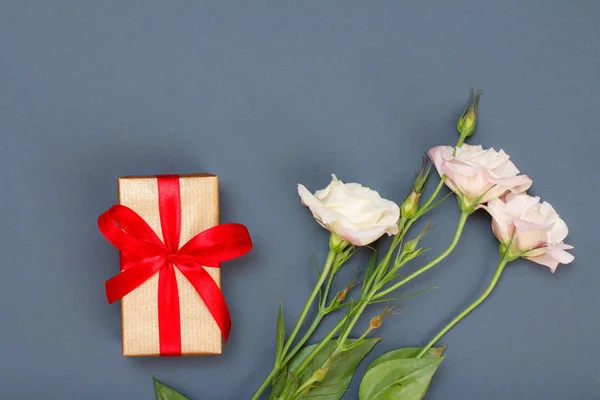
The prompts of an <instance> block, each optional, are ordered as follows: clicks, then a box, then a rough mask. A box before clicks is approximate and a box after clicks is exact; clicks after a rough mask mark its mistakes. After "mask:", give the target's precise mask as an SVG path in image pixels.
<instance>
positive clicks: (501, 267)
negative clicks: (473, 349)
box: [416, 257, 509, 358]
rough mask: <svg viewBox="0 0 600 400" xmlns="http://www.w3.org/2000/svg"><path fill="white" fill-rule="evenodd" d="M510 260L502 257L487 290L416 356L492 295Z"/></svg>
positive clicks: (427, 349)
mask: <svg viewBox="0 0 600 400" xmlns="http://www.w3.org/2000/svg"><path fill="white" fill-rule="evenodd" d="M508 261H509V260H508V259H507V257H502V259H501V260H500V262H499V263H498V266H497V267H496V272H495V273H494V276H493V277H492V280H491V281H490V283H489V285H488V286H487V288H486V289H485V291H484V292H483V293H482V294H481V296H479V298H478V299H477V300H475V301H474V302H473V303H472V304H471V305H470V306H468V307H467V308H465V309H464V310H463V312H461V313H460V314H458V315H457V316H456V317H455V318H454V319H453V320H452V321H450V323H449V324H448V325H446V326H445V327H444V328H443V329H442V330H441V331H440V332H439V333H438V334H437V335H435V337H434V338H433V339H431V341H430V342H429V343H428V344H427V346H425V347H423V350H421V352H420V353H419V355H417V357H416V358H421V357H423V356H424V355H425V354H426V353H427V351H429V349H431V348H432V347H433V346H434V345H435V344H436V343H437V342H438V341H439V340H440V339H441V338H442V336H444V335H445V334H446V333H448V331H449V330H450V329H452V328H453V327H454V325H456V324H458V323H459V322H460V320H462V319H463V318H464V317H466V316H467V314H469V313H470V312H471V311H473V310H474V309H475V308H477V306H479V305H480V304H481V303H483V301H484V300H485V299H486V298H487V297H488V296H489V295H490V293H492V290H493V289H494V287H495V286H496V284H497V283H498V279H500V275H502V271H504V267H505V266H506V264H508Z"/></svg>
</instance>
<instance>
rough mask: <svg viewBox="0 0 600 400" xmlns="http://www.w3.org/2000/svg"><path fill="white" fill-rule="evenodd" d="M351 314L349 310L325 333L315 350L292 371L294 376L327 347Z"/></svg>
mask: <svg viewBox="0 0 600 400" xmlns="http://www.w3.org/2000/svg"><path fill="white" fill-rule="evenodd" d="M351 312H352V310H349V311H348V312H347V313H346V315H345V316H344V317H342V318H341V319H340V320H339V321H338V323H337V324H336V325H335V326H334V327H333V328H331V330H330V331H329V332H328V333H327V335H325V337H324V338H323V339H321V341H320V342H319V343H318V344H317V345H316V346H315V348H314V349H313V350H312V351H311V352H310V354H309V355H308V356H307V357H306V358H305V359H304V360H303V361H302V362H301V363H300V365H298V367H296V368H295V369H294V370H293V371H292V372H293V373H295V374H296V376H299V375H300V373H301V372H302V371H304V370H305V369H306V367H308V366H309V365H310V363H311V362H312V360H313V359H314V358H315V357H316V355H317V354H318V353H319V352H320V351H321V350H323V348H324V347H325V346H326V345H327V343H329V341H330V340H331V339H333V337H334V336H335V334H336V333H338V331H339V330H340V329H342V328H343V327H344V325H345V324H346V319H347V318H348V316H349V315H350V313H351Z"/></svg>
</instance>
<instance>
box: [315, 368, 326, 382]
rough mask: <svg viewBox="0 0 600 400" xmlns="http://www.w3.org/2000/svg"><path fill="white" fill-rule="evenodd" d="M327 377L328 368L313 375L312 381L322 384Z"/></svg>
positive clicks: (320, 369)
mask: <svg viewBox="0 0 600 400" xmlns="http://www.w3.org/2000/svg"><path fill="white" fill-rule="evenodd" d="M325 375H327V368H319V369H318V370H316V371H315V372H314V373H313V375H312V381H314V382H321V381H322V380H323V379H325Z"/></svg>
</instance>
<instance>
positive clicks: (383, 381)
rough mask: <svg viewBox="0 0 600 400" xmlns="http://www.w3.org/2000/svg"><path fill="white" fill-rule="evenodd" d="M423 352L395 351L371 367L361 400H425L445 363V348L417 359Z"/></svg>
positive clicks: (382, 357)
mask: <svg viewBox="0 0 600 400" xmlns="http://www.w3.org/2000/svg"><path fill="white" fill-rule="evenodd" d="M421 350H422V348H418V347H417V348H406V349H398V350H393V351H390V352H388V353H385V354H383V355H382V356H380V357H378V358H377V359H376V360H375V361H373V362H372V363H371V365H369V367H368V368H367V372H366V373H365V376H364V377H363V380H362V382H361V383H360V389H359V394H358V398H359V400H394V399H402V400H421V399H422V398H423V397H424V396H425V394H426V393H427V389H428V388H429V383H430V382H431V378H432V377H433V375H434V374H435V371H437V368H438V367H439V365H440V363H441V362H442V361H443V360H444V358H445V357H444V356H442V352H443V351H444V350H445V347H440V348H435V349H431V350H429V351H428V352H427V353H426V354H425V356H424V357H423V358H415V357H416V356H417V355H418V354H419V353H420V352H421Z"/></svg>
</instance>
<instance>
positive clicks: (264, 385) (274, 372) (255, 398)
mask: <svg viewBox="0 0 600 400" xmlns="http://www.w3.org/2000/svg"><path fill="white" fill-rule="evenodd" d="M280 370H281V368H278V367H273V369H272V370H271V372H270V373H269V375H268V376H267V377H266V378H265V380H264V381H263V382H262V383H261V385H260V386H259V387H258V389H256V392H254V394H253V395H252V397H251V400H258V398H259V397H260V395H261V394H262V393H263V392H264V391H265V390H266V389H267V387H268V386H269V385H270V384H271V382H272V381H273V379H275V377H276V376H277V374H278V373H279V371H280Z"/></svg>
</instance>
